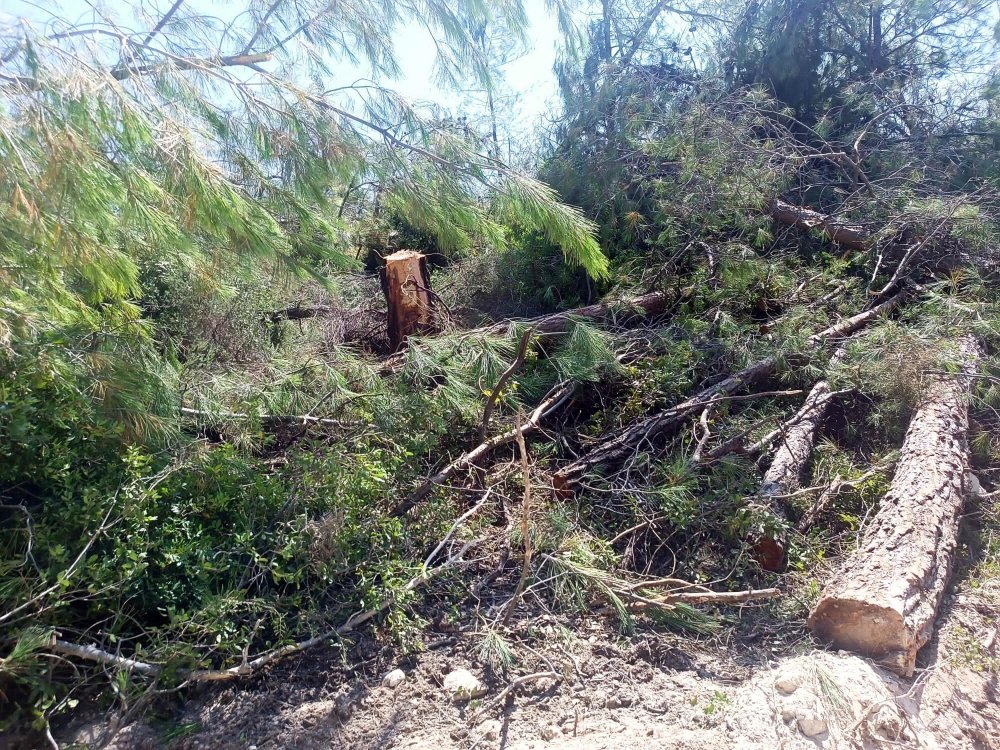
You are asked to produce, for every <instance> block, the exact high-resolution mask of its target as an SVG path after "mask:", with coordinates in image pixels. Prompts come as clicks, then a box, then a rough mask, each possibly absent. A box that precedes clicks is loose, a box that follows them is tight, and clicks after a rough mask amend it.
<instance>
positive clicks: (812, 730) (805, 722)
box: [798, 713, 827, 737]
mask: <svg viewBox="0 0 1000 750" xmlns="http://www.w3.org/2000/svg"><path fill="white" fill-rule="evenodd" d="M798 725H799V731H800V732H802V734H804V735H805V736H806V737H817V736H819V735H821V734H823V733H824V732H825V731H826V728H827V727H826V722H825V721H823V719H821V718H819V717H818V716H816V715H815V714H813V713H806V714H804V715H803V716H800V717H799V721H798Z"/></svg>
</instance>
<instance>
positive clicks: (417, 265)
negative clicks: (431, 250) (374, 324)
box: [382, 250, 435, 351]
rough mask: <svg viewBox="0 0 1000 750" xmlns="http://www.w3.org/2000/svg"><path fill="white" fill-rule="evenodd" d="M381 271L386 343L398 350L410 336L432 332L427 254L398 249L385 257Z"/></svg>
mask: <svg viewBox="0 0 1000 750" xmlns="http://www.w3.org/2000/svg"><path fill="white" fill-rule="evenodd" d="M383 274H384V275H383V277H382V278H383V288H384V290H385V299H386V302H387V303H388V305H389V323H388V334H389V345H390V346H391V347H392V350H393V351H398V350H399V349H400V348H401V347H402V346H403V344H404V343H405V342H406V339H407V338H409V337H410V336H413V335H415V334H422V333H431V332H433V331H434V327H435V323H434V293H433V292H432V291H431V276H430V272H429V271H428V270H427V257H426V256H425V255H422V254H421V253H418V252H416V251H414V250H400V251H398V252H395V253H393V254H392V255H389V256H387V257H386V259H385V269H384V270H383Z"/></svg>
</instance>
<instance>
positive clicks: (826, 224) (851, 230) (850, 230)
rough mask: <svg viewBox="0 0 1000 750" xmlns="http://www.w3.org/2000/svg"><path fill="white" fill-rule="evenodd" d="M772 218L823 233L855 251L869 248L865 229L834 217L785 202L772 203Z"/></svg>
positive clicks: (805, 229) (787, 224)
mask: <svg viewBox="0 0 1000 750" xmlns="http://www.w3.org/2000/svg"><path fill="white" fill-rule="evenodd" d="M771 217H772V218H773V219H774V220H775V221H776V222H778V223H779V224H785V225H786V226H790V227H795V228H796V229H801V230H802V231H804V232H808V231H811V230H816V231H819V232H822V233H823V234H824V235H826V236H827V237H829V238H830V239H831V240H833V241H834V242H836V243H837V244H839V245H843V246H844V247H849V248H851V249H853V250H865V249H866V248H867V247H868V241H869V239H870V235H869V233H868V232H867V231H866V230H865V229H864V227H861V226H858V225H857V224H847V223H844V222H842V221H840V220H838V219H837V218H836V217H834V216H829V215H827V214H821V213H819V212H818V211H813V210H811V209H808V208H801V207H799V206H793V205H792V204H791V203H785V201H783V200H775V201H774V202H773V203H771Z"/></svg>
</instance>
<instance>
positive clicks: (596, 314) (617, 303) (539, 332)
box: [379, 292, 673, 376]
mask: <svg viewBox="0 0 1000 750" xmlns="http://www.w3.org/2000/svg"><path fill="white" fill-rule="evenodd" d="M672 299H673V297H672V296H671V295H669V294H667V293H666V292H650V293H649V294H643V295H641V296H639V297H632V298H630V299H627V300H614V301H609V302H600V303H598V304H596V305H587V306H586V307H577V308H575V309H573V310H566V311H564V312H556V313H549V314H548V315H541V316H539V317H536V318H526V319H523V320H503V321H500V322H499V323H491V324H490V325H486V326H481V327H479V328H470V329H469V330H467V331H462V332H461V334H460V335H461V336H462V337H463V338H476V337H481V336H502V335H504V334H505V333H507V332H508V331H509V330H510V328H511V326H513V325H521V326H524V327H525V328H531V330H532V335H533V336H534V337H535V339H536V340H545V339H546V338H551V337H553V336H560V335H563V334H565V333H567V331H568V330H569V327H570V326H571V325H572V324H573V322H574V321H578V320H585V321H589V322H607V321H616V322H632V321H636V320H646V319H648V318H651V317H655V316H657V315H660V314H662V313H663V312H665V311H666V309H667V305H668V304H669V303H670V301H671V300H672ZM405 364H406V349H403V350H402V351H399V352H397V353H395V354H393V355H391V356H389V357H386V358H385V359H384V360H382V364H381V366H380V368H379V373H380V374H381V375H383V376H386V375H392V374H394V373H397V372H399V371H400V370H402V369H403V366H404V365H405Z"/></svg>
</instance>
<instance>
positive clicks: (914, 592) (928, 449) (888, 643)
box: [808, 336, 981, 677]
mask: <svg viewBox="0 0 1000 750" xmlns="http://www.w3.org/2000/svg"><path fill="white" fill-rule="evenodd" d="M980 355H981V352H980V348H979V345H978V344H977V343H976V341H975V339H973V338H972V337H971V336H967V337H965V338H963V339H962V340H961V341H960V342H959V356H960V363H961V371H960V372H959V373H958V374H957V375H954V376H936V377H934V378H933V379H932V380H931V381H930V384H929V386H928V388H927V391H926V393H925V396H924V399H923V403H922V404H921V405H920V406H919V407H918V408H917V410H916V412H915V413H914V415H913V418H912V420H911V422H910V427H909V430H907V433H906V440H905V441H904V443H903V448H902V451H901V453H900V458H899V463H898V465H897V469H896V473H895V476H894V477H893V480H892V484H891V485H890V487H889V491H888V492H887V493H886V495H885V497H884V498H883V500H882V504H881V505H880V507H879V510H878V512H877V513H876V515H875V517H874V519H873V520H872V522H871V523H870V524H869V525H868V527H867V528H866V530H865V533H864V536H863V538H862V542H861V545H860V546H859V547H858V549H857V551H855V552H854V553H853V554H852V555H850V556H849V557H848V559H847V560H846V561H845V562H844V564H843V566H842V568H841V569H840V570H839V571H838V572H837V573H836V574H835V575H834V577H833V578H832V579H831V580H830V582H829V583H828V584H827V587H826V589H825V590H824V592H823V596H822V597H821V598H820V600H819V603H818V604H817V605H816V608H815V609H814V610H813V611H812V614H810V615H809V620H808V625H809V627H810V628H812V630H813V631H814V632H815V633H816V635H817V636H818V637H820V638H822V639H823V640H826V641H831V642H832V643H834V644H835V645H836V646H838V647H840V648H844V649H849V650H852V651H857V652H859V653H861V654H864V655H866V656H869V657H871V658H873V659H876V660H877V661H879V662H880V663H881V664H883V665H884V666H886V667H887V668H889V669H891V670H893V671H894V672H896V673H898V674H900V675H903V676H905V677H909V676H910V675H912V674H913V669H914V665H915V662H916V656H917V651H918V650H919V649H920V647H921V646H923V645H924V644H925V643H927V641H928V640H929V639H930V637H931V632H932V630H933V627H934V617H935V613H936V611H937V608H938V605H939V604H940V603H941V598H942V597H943V595H944V592H945V587H946V586H947V583H948V576H949V574H950V573H951V566H952V561H953V557H954V554H955V547H956V545H957V543H958V519H959V515H960V513H961V510H962V503H963V500H964V494H965V474H966V468H967V464H968V457H969V449H968V445H967V443H966V432H967V430H968V426H969V415H968V403H967V402H968V396H969V391H970V381H971V377H969V376H971V375H973V374H974V373H975V369H976V363H977V360H978V359H979V357H980ZM963 375H964V377H963Z"/></svg>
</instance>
